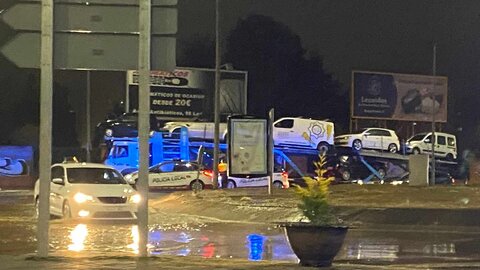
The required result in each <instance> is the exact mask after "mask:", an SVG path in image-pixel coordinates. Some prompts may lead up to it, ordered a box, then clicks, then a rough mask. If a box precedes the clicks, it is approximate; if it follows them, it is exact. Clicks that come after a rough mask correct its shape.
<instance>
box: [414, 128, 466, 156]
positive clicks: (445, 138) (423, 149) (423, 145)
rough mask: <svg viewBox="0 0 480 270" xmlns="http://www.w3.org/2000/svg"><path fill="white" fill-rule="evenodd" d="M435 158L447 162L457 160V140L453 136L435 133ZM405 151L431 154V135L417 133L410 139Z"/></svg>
mask: <svg viewBox="0 0 480 270" xmlns="http://www.w3.org/2000/svg"><path fill="white" fill-rule="evenodd" d="M435 137H436V140H435V156H436V157H440V158H445V159H447V160H454V159H457V138H456V137H455V135H452V134H448V133H444V132H435ZM405 150H406V152H407V153H412V154H423V153H427V154H431V153H432V133H431V132H428V133H419V134H416V135H414V136H412V137H410V138H409V139H408V140H407V142H406V144H405Z"/></svg>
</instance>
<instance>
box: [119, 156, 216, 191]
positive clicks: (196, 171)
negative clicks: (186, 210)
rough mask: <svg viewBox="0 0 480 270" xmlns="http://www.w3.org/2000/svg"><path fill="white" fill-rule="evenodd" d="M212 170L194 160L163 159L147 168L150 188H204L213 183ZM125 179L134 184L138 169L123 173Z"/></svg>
mask: <svg viewBox="0 0 480 270" xmlns="http://www.w3.org/2000/svg"><path fill="white" fill-rule="evenodd" d="M212 175H213V172H212V171H211V170H206V169H203V168H201V167H199V166H198V164H197V163H196V162H193V161H184V160H171V161H164V162H161V163H159V164H156V165H154V166H152V167H150V168H149V174H148V186H149V188H150V189H162V188H186V189H197V190H200V189H204V188H205V187H211V186H212V185H213V179H212ZM125 180H127V182H128V183H129V184H130V185H132V186H135V185H136V183H137V180H138V171H135V172H133V173H130V174H127V175H125Z"/></svg>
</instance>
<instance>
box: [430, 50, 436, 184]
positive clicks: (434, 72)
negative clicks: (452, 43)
mask: <svg viewBox="0 0 480 270" xmlns="http://www.w3.org/2000/svg"><path fill="white" fill-rule="evenodd" d="M432 73H433V78H432V93H431V98H432V139H431V143H432V171H431V174H430V179H432V180H431V184H432V185H435V143H436V138H435V112H436V111H435V75H436V73H437V43H435V44H433V67H432Z"/></svg>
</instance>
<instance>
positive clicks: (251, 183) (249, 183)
mask: <svg viewBox="0 0 480 270" xmlns="http://www.w3.org/2000/svg"><path fill="white" fill-rule="evenodd" d="M269 180H270V177H269V176H262V177H255V176H245V177H234V176H228V182H227V188H240V187H266V186H268V181H269ZM218 182H219V186H220V187H221V185H222V179H221V177H219V179H218ZM272 186H273V187H274V188H289V182H288V173H287V172H275V173H273V182H272Z"/></svg>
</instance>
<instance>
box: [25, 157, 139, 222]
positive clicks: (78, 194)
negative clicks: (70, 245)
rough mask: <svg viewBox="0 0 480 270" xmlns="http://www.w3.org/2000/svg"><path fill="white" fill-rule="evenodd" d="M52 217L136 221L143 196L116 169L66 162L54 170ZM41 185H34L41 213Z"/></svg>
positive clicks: (51, 200)
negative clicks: (138, 206) (138, 205)
mask: <svg viewBox="0 0 480 270" xmlns="http://www.w3.org/2000/svg"><path fill="white" fill-rule="evenodd" d="M51 176H52V179H51V183H50V198H49V199H50V214H51V215H54V216H59V217H63V218H65V219H68V218H91V219H136V218H137V217H136V214H135V213H136V212H137V204H138V203H139V202H140V200H141V197H140V195H139V194H138V193H137V192H136V191H135V190H134V189H133V188H132V187H131V186H130V185H128V183H127V182H126V181H125V180H124V179H123V177H122V175H121V174H120V173H119V172H118V171H116V170H115V169H113V168H111V167H109V166H106V165H103V164H96V163H79V162H65V163H58V164H54V165H52V167H51ZM39 185H40V183H39V181H37V182H36V183H35V189H34V203H35V207H36V209H37V213H38V202H39V195H40V194H39V193H40V186H39Z"/></svg>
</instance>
